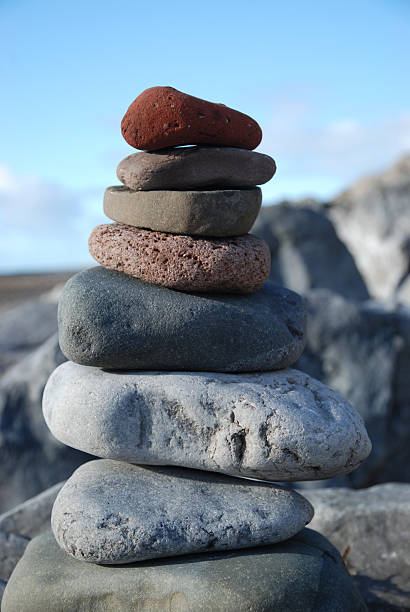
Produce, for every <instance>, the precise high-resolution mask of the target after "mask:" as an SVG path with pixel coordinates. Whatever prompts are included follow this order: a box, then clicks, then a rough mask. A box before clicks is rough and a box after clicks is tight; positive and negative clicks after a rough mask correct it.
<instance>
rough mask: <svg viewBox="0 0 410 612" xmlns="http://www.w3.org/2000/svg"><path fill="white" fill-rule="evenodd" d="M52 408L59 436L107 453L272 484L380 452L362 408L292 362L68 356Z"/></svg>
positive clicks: (335, 471) (48, 415)
mask: <svg viewBox="0 0 410 612" xmlns="http://www.w3.org/2000/svg"><path fill="white" fill-rule="evenodd" d="M43 413H44V417H45V420H46V423H47V425H48V426H49V427H50V431H51V432H52V434H53V435H54V436H56V438H57V439H58V440H60V441H61V442H63V443H64V444H68V445H70V446H73V447H74V448H79V449H81V450H83V451H86V452H87V453H91V454H93V455H97V457H104V458H109V459H117V460H119V461H128V462H131V463H137V464H141V463H142V464H148V465H176V466H183V467H189V468H194V469H198V470H210V471H215V472H223V473H225V474H231V475H233V476H248V477H250V478H261V479H263V480H278V481H284V480H285V481H286V480H288V481H290V480H319V479H323V478H331V477H332V476H340V475H342V474H346V473H348V472H351V471H352V470H354V469H355V468H356V467H357V466H358V465H359V464H360V463H361V462H362V461H364V460H365V459H366V457H367V455H368V454H369V453H370V449H371V447H370V441H369V438H368V437H367V434H366V430H365V428H364V426H363V421H362V419H361V418H360V416H359V414H358V413H357V412H356V410H355V409H354V408H352V406H350V405H349V404H348V403H347V402H346V401H345V400H344V399H343V398H341V397H340V396H338V395H337V394H336V393H334V392H333V391H332V390H331V389H328V388H327V387H325V386H324V385H322V384H321V383H319V382H318V381H317V380H314V379H313V378H310V377H309V376H307V374H304V373H302V372H299V371H298V370H293V369H290V368H286V369H284V370H279V371H276V372H266V373H262V374H259V373H258V374H254V373H253V374H216V373H213V372H196V373H194V372H105V371H104V370H100V369H99V368H92V367H90V366H81V365H78V364H76V363H72V362H71V361H67V362H66V363H63V364H62V365H61V366H59V367H58V368H57V369H56V370H55V371H54V372H53V374H52V375H51V376H50V378H49V380H48V383H47V385H46V388H45V391H44V397H43ZM0 526H1V522H0Z"/></svg>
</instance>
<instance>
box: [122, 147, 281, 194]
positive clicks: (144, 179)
mask: <svg viewBox="0 0 410 612" xmlns="http://www.w3.org/2000/svg"><path fill="white" fill-rule="evenodd" d="M275 171H276V165H275V161H274V160H273V159H272V158H271V157H269V155H265V154H264V153H255V151H249V150H248V149H238V148H237V147H196V146H194V147H180V148H176V149H172V148H171V149H162V150H161V151H152V152H151V153H147V152H140V153H134V154H133V155H129V156H128V157H126V158H125V159H123V160H122V161H121V162H120V163H119V164H118V167H117V176H118V179H119V180H120V181H121V183H123V184H124V185H126V186H127V187H129V188H130V189H134V190H137V191H147V190H156V189H210V188H212V189H233V188H236V189H238V188H239V187H242V188H243V187H253V186H254V185H263V184H264V183H267V182H268V181H270V179H271V178H272V177H273V175H274V174H275Z"/></svg>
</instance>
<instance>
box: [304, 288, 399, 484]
mask: <svg viewBox="0 0 410 612" xmlns="http://www.w3.org/2000/svg"><path fill="white" fill-rule="evenodd" d="M307 299H308V326H307V345H306V349H305V351H304V353H303V355H302V357H301V358H300V359H299V361H298V363H297V367H298V368H300V369H301V370H303V371H305V372H307V373H308V374H310V375H311V376H314V377H315V378H318V379H319V380H321V381H322V382H323V383H324V384H326V385H329V387H331V388H332V389H334V390H335V391H337V392H338V393H340V394H341V395H342V397H344V398H346V399H347V400H348V401H349V402H350V403H351V404H352V406H354V407H355V408H356V409H357V410H358V411H359V412H360V414H361V416H362V417H363V419H364V422H365V424H366V428H367V431H368V433H369V436H370V439H371V440H372V443H373V450H372V453H371V454H370V456H369V458H368V459H367V460H366V462H365V463H364V464H363V465H362V466H361V467H360V468H358V470H356V471H355V472H353V473H352V474H350V475H349V476H346V477H345V478H344V479H342V480H341V483H340V484H343V485H350V486H351V485H353V486H354V487H368V486H370V485H372V484H376V483H380V482H386V481H389V480H399V481H400V480H401V481H404V482H409V481H410V448H409V444H408V432H409V431H410V399H409V398H410V379H409V376H408V372H409V367H410V313H409V311H408V310H407V309H396V310H388V309H387V308H383V307H382V306H380V305H377V304H376V303H372V302H367V303H362V304H359V303H356V304H355V303H353V302H349V301H348V300H345V299H343V298H342V297H341V296H337V295H335V294H332V293H329V292H326V291H320V290H318V291H311V292H310V293H309V294H308V295H307ZM328 484H329V485H330V484H332V483H331V482H330V483H328ZM339 486H340V485H339Z"/></svg>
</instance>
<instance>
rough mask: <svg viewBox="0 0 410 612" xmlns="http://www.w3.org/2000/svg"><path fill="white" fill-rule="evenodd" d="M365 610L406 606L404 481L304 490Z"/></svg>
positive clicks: (408, 493)
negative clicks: (367, 486)
mask: <svg viewBox="0 0 410 612" xmlns="http://www.w3.org/2000/svg"><path fill="white" fill-rule="evenodd" d="M304 494H305V495H306V497H307V498H308V499H309V501H310V502H311V503H312V504H313V506H314V508H315V516H314V517H313V520H312V523H311V526H312V527H313V528H314V529H317V530H318V531H320V532H321V533H322V534H323V535H325V536H326V537H328V538H329V540H330V541H331V542H332V544H334V546H336V547H337V548H338V549H339V552H340V553H341V554H342V555H343V558H344V560H345V563H346V565H347V567H348V569H349V571H350V573H351V574H352V575H353V580H354V582H355V583H356V586H357V587H358V588H359V589H360V591H361V593H362V595H363V597H364V599H365V601H366V603H367V605H368V606H369V610H391V611H394V610H395V611H397V612H398V611H400V610H403V611H404V610H410V558H409V551H410V529H409V526H410V485H407V484H398V483H390V484H384V485H378V486H375V487H371V488H370V489H365V490H361V491H353V490H351V489H325V490H314V491H311V490H304Z"/></svg>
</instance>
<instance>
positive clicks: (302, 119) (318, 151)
mask: <svg viewBox="0 0 410 612" xmlns="http://www.w3.org/2000/svg"><path fill="white" fill-rule="evenodd" d="M273 114H274V116H273V118H272V121H271V122H270V124H268V125H267V127H266V129H265V130H264V138H263V141H262V146H261V147H260V149H259V150H260V151H262V152H266V153H268V154H269V155H272V156H273V157H275V159H276V161H277V164H278V172H277V176H276V177H275V179H274V181H272V184H271V185H269V187H266V188H265V197H266V198H269V197H286V196H287V197H301V196H303V195H316V196H318V197H322V198H327V197H332V196H333V195H334V194H336V193H337V192H338V191H341V190H342V189H344V188H346V187H347V186H348V185H349V184H350V183H351V182H352V181H354V180H356V179H358V178H359V177H361V176H362V175H364V174H369V173H375V172H379V171H381V170H383V169H384V168H386V167H388V166H389V165H391V164H392V163H394V162H395V161H396V160H397V159H398V158H399V157H400V156H401V155H404V154H406V153H408V152H409V151H410V110H409V111H408V112H405V113H402V114H401V115H399V116H396V117H390V118H387V119H386V118H385V119H383V120H380V121H378V122H368V123H364V122H360V121H358V120H356V119H355V118H350V117H342V118H341V119H339V120H329V121H328V122H323V121H322V120H321V117H320V112H319V110H317V109H315V108H313V107H312V106H310V105H308V104H298V105H295V104H294V103H291V104H287V103H285V102H282V103H280V104H278V105H277V107H275V108H274V109H273Z"/></svg>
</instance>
